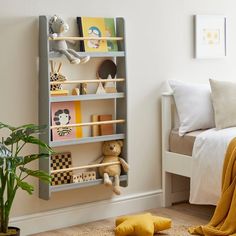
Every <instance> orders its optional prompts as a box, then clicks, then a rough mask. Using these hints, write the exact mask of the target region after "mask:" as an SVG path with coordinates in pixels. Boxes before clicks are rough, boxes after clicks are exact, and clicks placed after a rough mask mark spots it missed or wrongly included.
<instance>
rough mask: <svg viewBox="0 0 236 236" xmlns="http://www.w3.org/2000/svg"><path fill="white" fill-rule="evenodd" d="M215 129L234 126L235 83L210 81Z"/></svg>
mask: <svg viewBox="0 0 236 236" xmlns="http://www.w3.org/2000/svg"><path fill="white" fill-rule="evenodd" d="M209 81H210V85H211V92H212V94H211V96H212V102H213V107H214V113H215V124H216V128H218V129H223V128H227V127H232V126H236V83H233V82H228V81H218V80H212V79H210V80H209Z"/></svg>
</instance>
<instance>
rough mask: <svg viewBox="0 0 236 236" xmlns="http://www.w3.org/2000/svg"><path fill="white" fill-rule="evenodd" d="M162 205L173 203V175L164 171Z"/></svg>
mask: <svg viewBox="0 0 236 236" xmlns="http://www.w3.org/2000/svg"><path fill="white" fill-rule="evenodd" d="M162 190H163V193H162V195H163V198H162V206H163V207H169V206H171V205H172V199H171V198H172V177H171V174H170V173H168V172H166V171H163V174H162Z"/></svg>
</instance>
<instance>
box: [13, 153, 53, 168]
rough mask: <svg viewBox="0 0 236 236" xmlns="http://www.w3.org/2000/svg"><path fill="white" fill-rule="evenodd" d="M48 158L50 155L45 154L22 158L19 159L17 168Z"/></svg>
mask: <svg viewBox="0 0 236 236" xmlns="http://www.w3.org/2000/svg"><path fill="white" fill-rule="evenodd" d="M49 156H50V154H47V153H39V154H31V155H28V156H25V157H23V158H22V159H21V161H20V162H19V163H18V164H17V166H20V165H26V164H28V163H30V162H32V161H35V160H37V159H40V158H44V157H49Z"/></svg>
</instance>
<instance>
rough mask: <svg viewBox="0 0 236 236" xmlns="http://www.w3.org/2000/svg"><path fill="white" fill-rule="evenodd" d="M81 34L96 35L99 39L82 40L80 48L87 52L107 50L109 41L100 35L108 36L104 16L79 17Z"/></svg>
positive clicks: (84, 35) (82, 35)
mask: <svg viewBox="0 0 236 236" xmlns="http://www.w3.org/2000/svg"><path fill="white" fill-rule="evenodd" d="M77 24H78V30H79V36H81V37H94V38H98V39H91V40H82V41H81V42H80V50H81V51H85V52H107V51H108V48H107V41H106V40H100V39H99V37H106V28H105V21H104V18H99V17H97V18H96V17H77Z"/></svg>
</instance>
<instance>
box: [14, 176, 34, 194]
mask: <svg viewBox="0 0 236 236" xmlns="http://www.w3.org/2000/svg"><path fill="white" fill-rule="evenodd" d="M16 181H17V186H18V187H20V188H21V189H22V190H24V191H26V192H28V193H29V194H30V195H32V193H33V191H34V186H32V185H31V184H28V183H27V182H25V181H22V180H20V179H19V178H17V179H16Z"/></svg>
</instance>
